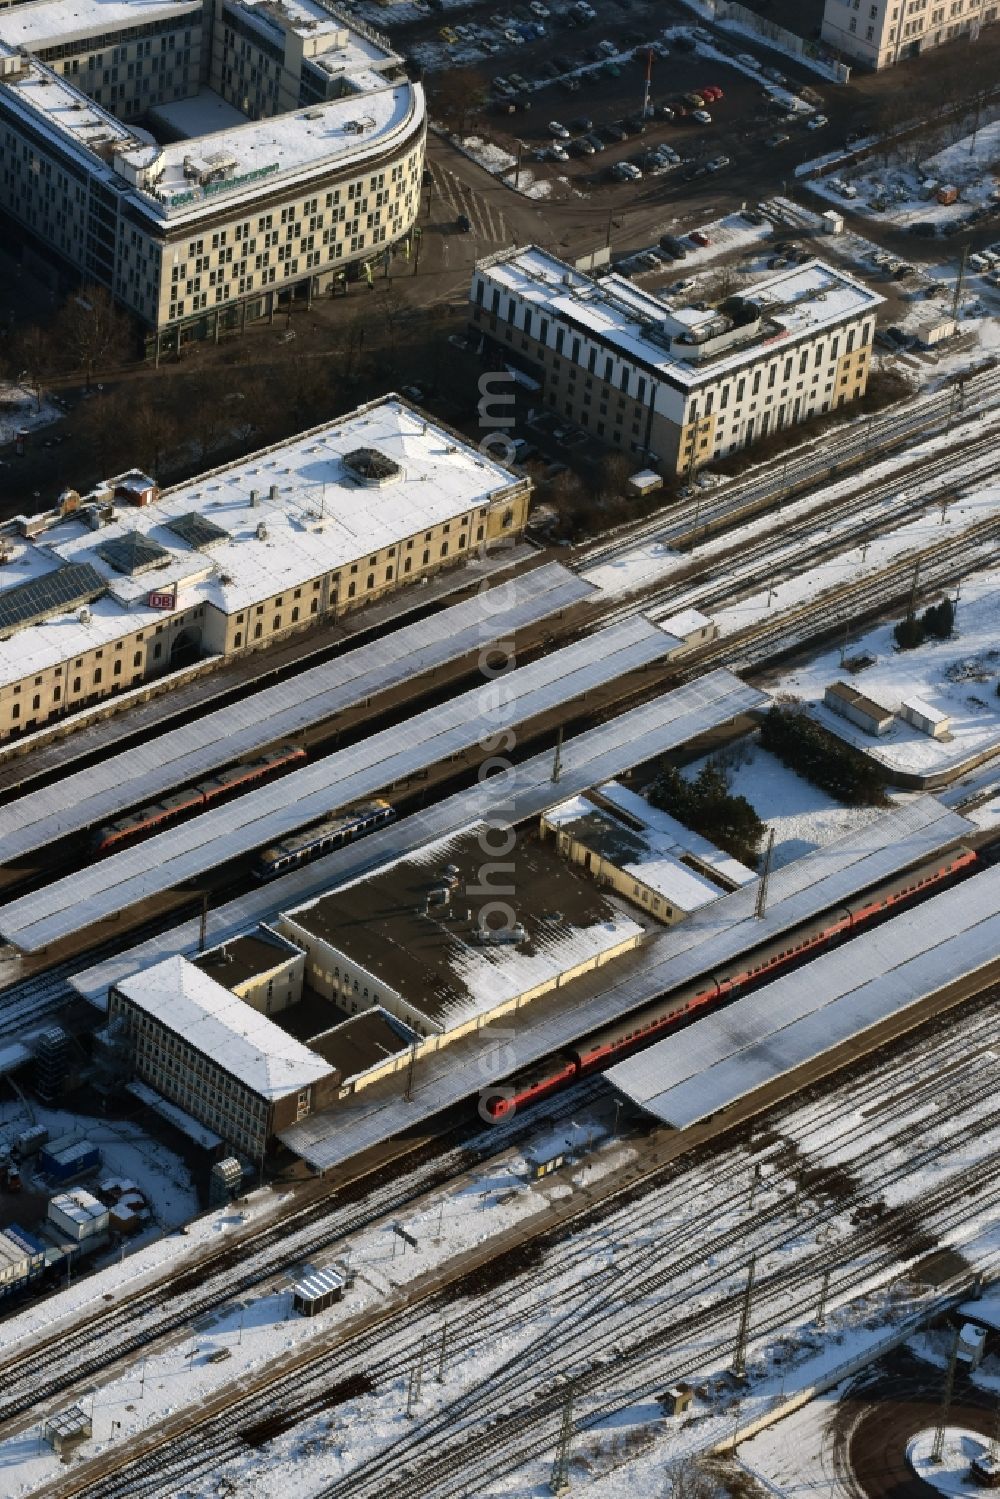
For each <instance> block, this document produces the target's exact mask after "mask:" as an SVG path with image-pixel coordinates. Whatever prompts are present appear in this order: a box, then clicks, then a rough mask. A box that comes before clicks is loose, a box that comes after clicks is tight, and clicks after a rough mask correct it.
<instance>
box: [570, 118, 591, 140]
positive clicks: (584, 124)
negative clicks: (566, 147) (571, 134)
mask: <svg viewBox="0 0 1000 1499" xmlns="http://www.w3.org/2000/svg"><path fill="white" fill-rule="evenodd" d="M570 124H571V125H572V126H573V129H574V130H580V131H582V132H583V134H584V135H586V134H587V133H588V131H591V130H593V128H594V122H593V120H591V119H588V118H587V116H586V115H577V117H576V119H575V120H571V121H570Z"/></svg>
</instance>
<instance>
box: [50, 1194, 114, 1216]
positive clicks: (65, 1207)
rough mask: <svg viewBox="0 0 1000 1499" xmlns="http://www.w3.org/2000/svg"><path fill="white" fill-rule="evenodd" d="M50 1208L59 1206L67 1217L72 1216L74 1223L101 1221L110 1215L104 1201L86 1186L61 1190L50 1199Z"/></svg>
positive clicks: (60, 1210)
mask: <svg viewBox="0 0 1000 1499" xmlns="http://www.w3.org/2000/svg"><path fill="white" fill-rule="evenodd" d="M49 1207H50V1208H57V1209H58V1210H59V1212H60V1213H62V1214H63V1216H64V1217H66V1218H72V1220H73V1222H74V1223H81V1224H87V1223H99V1222H100V1220H101V1219H102V1218H106V1217H107V1216H108V1210H107V1208H106V1207H105V1206H104V1204H103V1202H99V1201H98V1199H97V1198H96V1197H95V1196H94V1194H93V1193H92V1192H88V1191H87V1190H86V1188H84V1187H75V1188H74V1189H73V1191H71V1192H60V1193H59V1195H58V1196H56V1197H53V1198H51V1199H50V1201H49Z"/></svg>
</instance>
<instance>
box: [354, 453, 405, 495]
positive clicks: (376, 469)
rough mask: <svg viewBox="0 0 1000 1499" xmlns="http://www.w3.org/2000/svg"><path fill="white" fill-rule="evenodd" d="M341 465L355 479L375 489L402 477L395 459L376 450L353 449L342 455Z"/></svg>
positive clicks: (400, 469) (401, 471)
mask: <svg viewBox="0 0 1000 1499" xmlns="http://www.w3.org/2000/svg"><path fill="white" fill-rule="evenodd" d="M343 464H344V467H345V468H346V469H347V471H348V473H349V474H351V475H353V477H354V478H355V479H357V480H359V481H360V482H361V483H362V484H370V485H373V486H375V487H378V486H380V485H383V484H392V483H394V482H395V481H396V480H397V479H401V478H402V477H403V470H402V468H401V467H400V465H399V464H398V463H397V462H396V460H395V458H390V457H389V455H388V454H387V453H383V452H380V450H379V449H378V448H354V449H352V451H351V452H350V453H345V454H344V457H343Z"/></svg>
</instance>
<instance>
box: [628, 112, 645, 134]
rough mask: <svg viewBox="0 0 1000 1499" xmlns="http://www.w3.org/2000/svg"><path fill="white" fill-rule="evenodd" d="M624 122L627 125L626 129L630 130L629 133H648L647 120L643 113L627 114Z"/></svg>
mask: <svg viewBox="0 0 1000 1499" xmlns="http://www.w3.org/2000/svg"><path fill="white" fill-rule="evenodd" d="M622 124H623V125H624V126H625V129H626V130H627V131H628V133H629V135H645V134H646V121H645V120H644V119H643V117H642V115H639V114H634V115H626V116H625V118H624V119H623V120H622Z"/></svg>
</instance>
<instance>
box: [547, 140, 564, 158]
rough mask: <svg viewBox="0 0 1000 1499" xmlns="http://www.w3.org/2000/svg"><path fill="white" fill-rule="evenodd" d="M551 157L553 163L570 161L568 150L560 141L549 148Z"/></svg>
mask: <svg viewBox="0 0 1000 1499" xmlns="http://www.w3.org/2000/svg"><path fill="white" fill-rule="evenodd" d="M549 155H550V156H551V158H552V160H553V161H569V152H568V151H567V150H566V147H565V146H561V145H560V144H559V142H558V141H553V142H552V144H551V146H550V147H549Z"/></svg>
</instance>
